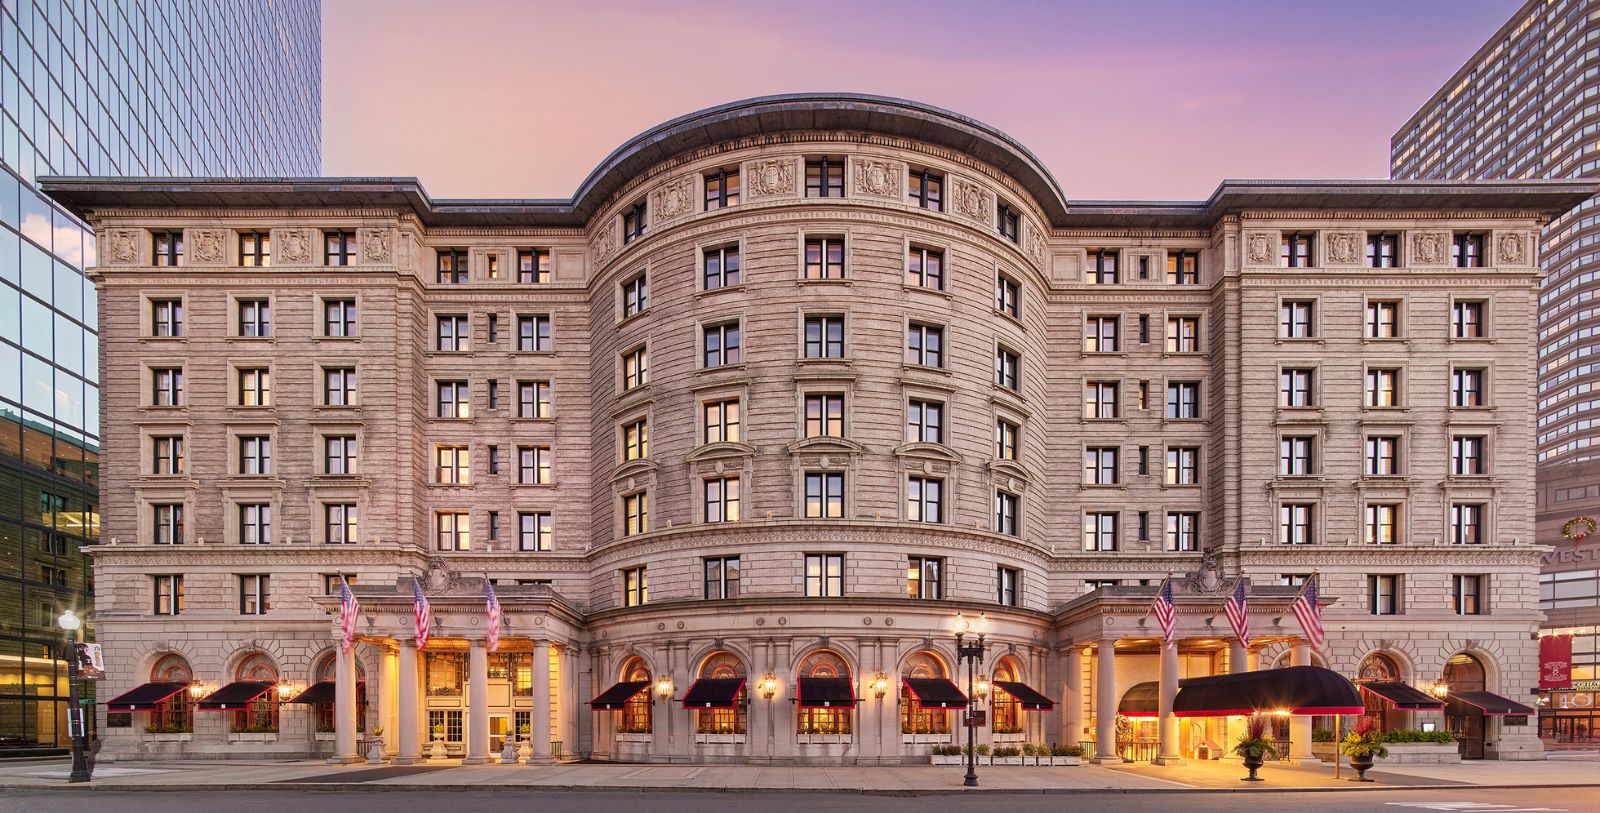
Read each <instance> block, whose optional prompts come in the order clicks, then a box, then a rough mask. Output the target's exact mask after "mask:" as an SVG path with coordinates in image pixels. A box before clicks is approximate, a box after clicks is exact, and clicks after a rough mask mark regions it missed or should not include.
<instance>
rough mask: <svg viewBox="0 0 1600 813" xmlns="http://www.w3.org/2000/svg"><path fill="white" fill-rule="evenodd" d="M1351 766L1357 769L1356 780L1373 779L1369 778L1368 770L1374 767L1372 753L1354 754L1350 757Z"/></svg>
mask: <svg viewBox="0 0 1600 813" xmlns="http://www.w3.org/2000/svg"><path fill="white" fill-rule="evenodd" d="M1350 767H1352V768H1355V769H1356V781H1357V782H1371V781H1372V780H1371V779H1368V778H1367V770H1368V769H1370V768H1371V767H1372V755H1371V754H1361V755H1360V756H1354V755H1353V756H1351V757H1350Z"/></svg>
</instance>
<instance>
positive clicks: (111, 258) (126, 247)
mask: <svg viewBox="0 0 1600 813" xmlns="http://www.w3.org/2000/svg"><path fill="white" fill-rule="evenodd" d="M143 236H144V233H143V232H141V231H139V230H138V229H112V230H111V231H110V233H109V234H107V235H106V261H107V262H106V264H107V265H138V264H139V243H140V238H141V237H143Z"/></svg>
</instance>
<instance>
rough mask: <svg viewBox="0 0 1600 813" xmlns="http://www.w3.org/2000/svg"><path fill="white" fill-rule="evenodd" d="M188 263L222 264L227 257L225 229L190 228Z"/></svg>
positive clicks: (226, 232)
mask: <svg viewBox="0 0 1600 813" xmlns="http://www.w3.org/2000/svg"><path fill="white" fill-rule="evenodd" d="M185 239H186V240H187V241H188V243H189V257H188V264H189V265H222V264H223V263H225V262H227V259H228V231H227V229H190V230H189V232H188V234H187V236H186V237H185Z"/></svg>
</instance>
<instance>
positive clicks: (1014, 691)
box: [994, 680, 1056, 711]
mask: <svg viewBox="0 0 1600 813" xmlns="http://www.w3.org/2000/svg"><path fill="white" fill-rule="evenodd" d="M994 687H995V688H996V689H999V690H1000V691H1002V692H1005V693H1006V694H1009V695H1011V696H1012V697H1015V698H1016V699H1017V702H1018V703H1020V704H1021V705H1022V709H1023V711H1050V710H1051V709H1053V708H1055V707H1056V701H1054V700H1051V699H1050V698H1048V697H1045V696H1044V695H1042V694H1039V693H1038V692H1036V691H1034V690H1033V687H1031V686H1029V685H1028V684H1026V683H1022V682H1020V681H1011V680H997V681H995V682H994Z"/></svg>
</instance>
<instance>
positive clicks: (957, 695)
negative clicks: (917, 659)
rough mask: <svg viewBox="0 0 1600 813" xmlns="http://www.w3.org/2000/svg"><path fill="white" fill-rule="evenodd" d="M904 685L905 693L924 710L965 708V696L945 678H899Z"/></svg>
mask: <svg viewBox="0 0 1600 813" xmlns="http://www.w3.org/2000/svg"><path fill="white" fill-rule="evenodd" d="M901 680H902V681H904V682H905V684H906V691H909V692H911V696H912V697H915V698H916V699H917V705H918V706H920V707H922V708H925V709H964V708H966V707H967V696H966V695H965V694H962V693H961V689H960V688H958V687H957V686H956V685H955V684H954V683H951V682H950V681H949V680H947V679H945V678H901Z"/></svg>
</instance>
